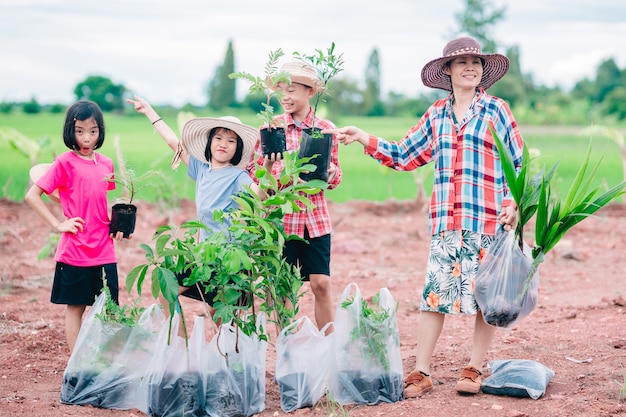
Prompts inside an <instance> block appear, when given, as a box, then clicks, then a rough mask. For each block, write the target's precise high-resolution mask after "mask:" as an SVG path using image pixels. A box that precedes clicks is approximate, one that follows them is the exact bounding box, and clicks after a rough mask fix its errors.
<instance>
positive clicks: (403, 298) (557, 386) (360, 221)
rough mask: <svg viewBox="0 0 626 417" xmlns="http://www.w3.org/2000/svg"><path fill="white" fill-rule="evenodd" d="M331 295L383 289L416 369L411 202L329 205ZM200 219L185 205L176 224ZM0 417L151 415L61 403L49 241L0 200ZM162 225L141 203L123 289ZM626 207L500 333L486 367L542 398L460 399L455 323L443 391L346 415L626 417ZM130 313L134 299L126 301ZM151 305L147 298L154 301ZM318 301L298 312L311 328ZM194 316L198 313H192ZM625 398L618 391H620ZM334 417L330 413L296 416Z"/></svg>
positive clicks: (464, 323) (578, 247) (464, 331)
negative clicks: (544, 370)
mask: <svg viewBox="0 0 626 417" xmlns="http://www.w3.org/2000/svg"><path fill="white" fill-rule="evenodd" d="M50 204H51V205H52V207H53V209H55V210H58V206H54V205H53V203H50ZM330 210H331V216H332V219H333V224H334V234H333V253H332V271H333V292H334V294H333V295H334V298H335V300H337V299H338V297H339V296H340V294H341V292H342V291H343V289H344V288H345V286H346V285H347V284H348V283H350V282H356V283H357V284H358V285H359V287H360V289H361V292H362V293H363V294H364V296H365V297H370V296H371V295H373V294H374V293H376V292H377V291H378V290H379V289H380V288H381V287H387V288H389V290H390V291H391V293H392V295H393V296H394V298H395V299H396V301H398V302H399V311H398V315H397V317H398V324H399V328H400V339H401V350H402V358H403V362H404V369H405V374H406V373H407V372H408V371H409V370H411V369H412V368H413V365H414V363H415V360H414V350H415V346H416V342H417V340H416V336H415V334H416V328H417V325H418V318H419V314H420V313H419V310H418V305H419V302H418V300H419V296H420V293H421V290H422V285H423V275H424V268H425V262H426V257H427V250H428V240H429V237H428V232H427V227H426V218H425V214H424V212H423V211H422V210H421V209H420V208H419V207H417V206H416V204H415V203H412V202H386V203H381V204H377V203H366V202H351V203H346V204H331V206H330ZM193 216H194V208H193V204H191V203H190V202H188V201H185V202H183V205H182V207H181V208H180V209H179V210H178V211H177V212H176V213H175V215H174V219H173V220H174V221H175V222H177V223H179V222H181V221H183V220H187V219H191V218H193ZM0 221H1V227H0V258H1V262H0V268H1V269H0V274H1V275H0V278H1V281H0V416H2V417H17V416H46V417H60V416H98V417H99V416H120V417H121V416H124V417H130V416H134V417H140V416H144V414H143V413H141V412H140V411H138V410H127V411H119V410H107V409H98V408H93V407H90V406H89V407H84V406H69V405H63V404H60V403H59V393H60V387H61V380H62V375H63V371H64V369H65V366H66V364H67V360H68V358H69V353H68V350H67V345H66V341H65V333H64V313H65V308H64V306H58V305H54V304H51V303H50V302H49V294H50V285H51V281H52V272H53V269H54V262H53V260H52V259H44V260H42V261H37V253H38V251H39V250H40V249H41V247H42V246H43V245H44V244H45V242H46V238H47V236H48V234H49V232H50V229H49V227H48V226H47V225H45V224H44V222H43V221H41V220H40V219H39V218H38V217H37V215H36V214H35V213H34V211H33V210H31V209H30V208H29V207H27V206H26V205H24V204H22V203H12V202H7V201H0ZM161 221H162V215H161V214H160V212H159V210H158V209H157V207H156V206H153V205H149V204H140V206H139V219H138V223H137V230H136V233H135V235H134V237H133V239H131V240H130V241H126V242H122V243H120V244H118V246H117V251H118V259H119V271H120V285H123V282H124V278H125V275H126V273H128V271H130V269H131V268H132V267H133V266H135V265H136V264H138V263H140V262H141V261H142V260H143V252H142V250H141V249H140V248H139V243H141V242H148V241H149V239H150V237H151V235H152V233H153V231H154V229H155V227H156V226H157V225H158V224H159V222H161ZM625 227H626V206H625V205H621V204H618V205H611V206H609V207H606V208H604V209H602V210H601V211H600V212H599V215H598V216H597V217H595V218H589V219H586V220H585V221H583V222H582V223H581V224H579V225H578V226H576V227H575V228H574V229H572V230H571V231H570V232H569V233H568V235H567V236H566V237H565V239H564V240H563V241H562V243H561V244H560V245H559V246H558V247H557V248H555V249H554V251H552V252H551V253H550V254H548V256H547V259H546V261H545V262H544V264H543V265H542V266H541V269H540V276H541V283H540V289H539V301H538V306H537V308H536V309H535V310H534V311H533V312H532V313H531V314H530V315H529V316H528V317H526V318H524V319H523V320H521V322H519V323H518V324H517V325H515V326H514V327H513V328H511V329H499V330H498V332H497V334H496V337H495V340H494V343H493V344H492V347H491V349H490V350H489V352H488V355H487V358H486V362H485V365H484V369H483V370H484V371H485V374H488V368H487V364H488V362H489V361H491V360H495V359H509V358H515V359H532V360H535V361H538V362H540V363H542V364H544V365H546V366H548V367H549V368H551V369H552V370H554V372H555V376H554V378H553V379H552V381H551V382H550V384H549V385H548V388H547V391H546V393H545V395H544V396H543V397H542V398H540V399H539V400H532V399H520V398H513V397H506V396H495V395H488V394H484V393H480V394H478V395H476V396H470V397H465V396H460V395H457V394H456V392H455V381H456V378H457V377H458V375H459V374H460V371H461V369H462V368H463V367H464V366H465V364H466V363H467V361H468V359H469V353H470V349H471V342H472V327H473V321H472V320H473V319H472V318H469V317H448V318H447V320H446V324H445V326H444V329H443V333H442V335H441V338H440V341H439V344H438V346H437V349H436V351H435V354H434V358H433V362H432V364H433V366H432V376H433V379H434V383H435V389H434V390H433V391H432V392H431V393H429V394H427V395H425V396H424V397H422V398H420V399H415V400H405V401H400V402H397V403H394V404H381V405H376V406H346V407H345V409H346V411H348V412H349V415H351V416H381V415H390V416H418V415H419V416H451V415H463V416H467V417H469V416H506V417H514V416H516V417H522V416H616V415H626V399H624V398H623V397H624V394H625V393H624V391H625V390H626V387H625V386H626V382H625V381H626V305H625V304H626V301H625V300H624V298H625V297H626V274H624V272H623V266H624V260H625V259H626V256H625V255H624V253H625V252H624V248H625V247H626V233H624V229H625ZM120 296H121V301H122V302H124V303H127V302H130V301H131V300H132V299H134V297H135V295H128V294H127V293H126V292H122V293H121V294H120ZM149 301H150V302H151V300H149ZM311 301H312V300H311V295H310V294H306V295H305V297H304V298H303V302H302V307H301V311H302V313H303V314H307V315H309V316H311V317H312V307H311V306H312V303H311ZM185 309H186V311H187V310H189V311H191V312H192V314H202V312H203V308H202V307H201V306H199V305H198V303H195V302H193V301H190V304H189V305H188V306H186V307H185ZM274 363H275V350H274V347H273V346H270V347H269V349H268V364H267V383H266V387H267V396H266V409H265V411H264V412H262V413H261V414H260V415H261V416H268V417H269V416H282V415H285V413H284V412H283V411H282V410H281V409H280V401H279V394H278V388H277V386H276V384H275V383H274V378H273V377H274V368H273V367H274ZM620 390H621V391H620ZM291 414H292V415H295V416H330V415H333V413H332V412H331V411H329V409H328V408H327V406H325V405H324V404H319V405H317V406H316V407H314V408H312V409H303V410H298V411H296V412H293V413H291ZM346 415H347V413H346Z"/></svg>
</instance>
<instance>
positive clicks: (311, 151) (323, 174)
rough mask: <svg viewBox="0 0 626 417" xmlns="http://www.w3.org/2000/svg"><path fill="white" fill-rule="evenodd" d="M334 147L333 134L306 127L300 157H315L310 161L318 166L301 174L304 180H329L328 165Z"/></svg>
mask: <svg viewBox="0 0 626 417" xmlns="http://www.w3.org/2000/svg"><path fill="white" fill-rule="evenodd" d="M332 147H333V135H332V134H329V133H327V134H323V135H322V134H321V133H320V130H319V129H318V128H315V129H304V130H303V131H302V140H301V141H300V152H299V154H298V157H299V158H308V157H314V158H313V159H311V160H310V161H309V163H310V164H313V165H315V166H316V167H317V169H316V170H315V171H310V172H308V173H303V174H300V178H301V179H303V180H304V181H311V180H322V181H328V167H329V166H330V155H331V152H332Z"/></svg>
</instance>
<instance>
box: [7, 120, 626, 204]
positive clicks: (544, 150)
mask: <svg viewBox="0 0 626 417" xmlns="http://www.w3.org/2000/svg"><path fill="white" fill-rule="evenodd" d="M205 115H207V114H198V116H205ZM237 116H238V117H239V118H240V119H241V120H242V121H243V122H245V123H248V124H250V125H253V126H256V125H258V124H259V121H258V119H257V118H256V116H255V115H254V114H249V113H240V114H237ZM63 119H64V114H50V113H42V114H38V115H28V114H24V113H21V112H14V113H10V114H0V126H9V127H12V128H14V129H16V130H18V131H19V132H21V133H23V134H24V135H26V136H27V137H29V138H31V139H33V140H35V141H38V140H39V139H41V138H42V137H44V136H48V137H49V139H50V142H51V147H50V149H49V150H48V151H47V152H46V153H44V154H43V155H41V156H40V158H39V162H51V161H52V160H53V158H54V155H56V154H59V153H62V152H65V151H66V150H67V148H65V145H64V144H63V139H62V128H63V126H62V125H63ZM164 119H165V121H166V122H167V123H168V124H169V125H170V126H172V127H176V126H177V124H176V116H175V115H168V114H165V117H164ZM334 122H335V124H337V125H338V126H344V125H355V126H358V127H360V128H362V129H363V130H365V131H367V132H369V133H371V134H373V135H377V136H381V137H384V138H385V139H388V140H400V139H402V138H403V137H404V135H405V134H406V133H407V132H408V130H409V129H410V128H411V127H412V126H413V125H414V124H415V123H417V122H418V119H417V118H389V117H381V118H365V117H358V118H357V117H351V118H348V117H343V118H341V119H339V120H334ZM105 123H106V140H105V143H104V146H103V148H102V149H101V150H100V152H101V153H103V154H105V155H108V156H109V157H111V158H113V159H114V160H115V157H114V156H115V152H114V149H113V138H114V136H115V135H118V136H119V138H120V145H121V148H122V151H123V153H124V156H125V158H126V162H127V164H128V165H130V166H131V167H132V168H133V169H134V170H135V172H136V173H137V174H138V175H141V174H142V173H143V172H145V171H148V170H150V169H158V170H161V171H162V172H163V173H164V174H165V176H166V178H168V180H169V181H171V182H172V184H171V185H173V187H172V188H173V189H174V190H176V193H178V196H179V197H180V198H188V199H193V198H194V183H193V181H191V179H189V178H188V177H187V173H186V169H185V167H184V165H181V167H180V168H179V169H178V170H177V171H172V170H171V169H170V166H169V164H170V161H171V158H172V156H173V153H172V152H171V150H170V149H169V148H168V147H167V145H166V144H165V143H164V142H163V140H162V139H161V137H160V136H159V135H158V134H157V133H155V132H154V130H153V128H152V127H151V126H150V124H149V123H148V121H147V120H146V118H145V117H144V116H143V115H138V114H133V115H128V116H122V115H115V114H106V115H105ZM175 130H176V128H175ZM521 131H522V134H523V135H524V139H525V140H526V142H527V143H528V145H529V147H531V148H537V149H539V150H540V152H541V156H540V164H541V165H545V166H547V167H551V166H552V165H553V164H554V163H556V162H557V161H560V165H559V168H558V170H557V175H556V178H557V181H559V184H558V187H557V188H558V190H563V192H565V191H566V190H567V188H568V187H569V184H570V183H571V181H572V180H573V176H574V174H575V173H576V171H577V170H578V167H579V166H580V164H581V163H582V161H583V160H584V157H585V154H586V151H587V148H588V146H589V140H590V138H589V137H587V136H582V135H579V134H577V133H563V132H561V133H558V132H557V133H555V131H554V130H550V131H546V132H543V131H542V130H541V129H538V128H536V127H534V128H533V129H532V130H530V129H529V131H532V134H524V128H523V127H522V128H521ZM570 131H571V130H570ZM0 155H1V156H0V158H1V162H2V163H1V164H0V196H1V197H7V198H9V199H11V200H15V201H20V200H22V199H23V198H24V194H25V192H26V190H27V188H28V187H29V178H28V170H29V169H30V161H29V159H28V158H27V157H26V156H24V155H21V154H19V153H18V152H16V151H15V150H13V149H11V148H10V147H9V146H8V145H7V144H6V143H5V142H3V141H0ZM339 158H340V161H341V167H342V170H343V182H342V184H341V185H340V186H339V187H338V188H337V189H335V190H331V191H328V192H327V196H328V198H329V199H330V200H332V201H335V202H345V201H350V200H367V201H385V200H388V199H396V200H411V199H414V198H415V197H416V195H417V188H416V182H415V176H414V173H412V172H397V171H394V170H392V169H389V168H387V167H383V166H381V165H380V164H378V162H376V161H375V160H373V159H372V158H370V157H368V156H365V155H364V154H363V148H362V146H361V145H359V144H352V145H350V146H343V145H340V148H339ZM600 158H602V163H601V165H600V167H599V170H598V174H597V176H596V177H597V179H598V181H600V182H605V183H606V184H607V185H608V186H612V185H615V184H617V183H618V182H620V181H622V161H621V157H620V152H619V149H618V147H617V145H616V144H615V143H614V142H612V141H611V140H609V139H606V138H594V139H593V152H592V162H595V161H597V160H599V159H600ZM427 169H428V175H427V176H426V178H425V184H426V185H427V186H426V188H427V194H428V195H430V189H431V184H432V175H431V174H430V172H431V170H432V169H431V168H427ZM117 195H119V193H114V194H113V197H116V196H117ZM157 198H158V197H157V194H156V191H155V190H153V189H151V188H149V189H146V190H145V191H144V192H142V195H140V196H139V199H140V200H147V201H154V200H156V199H157Z"/></svg>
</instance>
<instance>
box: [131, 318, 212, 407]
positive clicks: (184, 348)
mask: <svg viewBox="0 0 626 417" xmlns="http://www.w3.org/2000/svg"><path fill="white" fill-rule="evenodd" d="M179 321H180V320H179V315H178V313H174V315H173V316H172V321H171V323H172V326H171V329H170V328H169V326H164V328H163V329H162V330H161V333H160V334H159V340H158V344H157V349H156V352H155V354H154V355H153V357H152V361H151V362H150V365H149V367H148V371H147V372H146V375H145V377H144V380H143V381H142V384H141V393H140V394H141V395H142V398H141V399H140V400H141V401H140V402H141V404H140V405H139V406H138V407H137V408H138V409H140V410H141V411H143V412H144V413H146V414H148V415H149V416H151V417H157V416H158V417H189V416H194V417H196V416H204V415H205V414H204V402H205V399H204V390H203V381H202V369H201V364H202V362H201V358H202V352H203V350H204V345H205V343H204V321H203V318H202V317H198V318H197V319H196V321H195V323H194V327H193V331H192V332H191V336H190V338H189V340H188V342H186V341H185V339H184V338H182V337H180V336H178V327H179ZM168 340H170V343H169V344H168Z"/></svg>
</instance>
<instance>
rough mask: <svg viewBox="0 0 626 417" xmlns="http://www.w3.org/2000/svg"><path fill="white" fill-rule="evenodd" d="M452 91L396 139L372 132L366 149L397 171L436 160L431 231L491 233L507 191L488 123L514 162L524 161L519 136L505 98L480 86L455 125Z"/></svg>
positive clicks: (506, 199)
mask: <svg viewBox="0 0 626 417" xmlns="http://www.w3.org/2000/svg"><path fill="white" fill-rule="evenodd" d="M452 101H453V95H452V94H450V95H449V96H448V97H447V98H445V99H442V100H438V101H436V102H435V103H434V104H433V105H432V106H431V107H430V108H429V109H428V110H427V111H426V113H425V114H424V115H423V116H422V118H421V119H420V121H419V123H418V124H417V125H416V126H414V127H413V128H411V130H409V132H408V133H407V135H406V137H405V138H404V139H402V140H401V141H400V142H388V141H386V140H384V139H380V138H376V137H374V136H370V140H369V146H367V147H366V148H365V153H366V154H368V155H370V156H372V157H373V158H375V159H377V160H379V161H380V162H381V163H382V164H383V165H386V166H388V167H391V168H394V169H396V170H399V171H409V170H413V169H415V168H417V167H419V166H422V165H425V164H427V163H429V162H434V163H435V173H434V185H433V193H432V196H431V200H430V209H429V223H430V229H431V234H432V235H435V234H437V233H440V232H443V231H446V230H461V229H462V230H469V231H472V232H477V233H481V234H486V235H495V233H496V228H497V226H498V221H497V216H498V213H499V212H500V211H501V209H502V206H503V205H510V204H514V203H513V201H512V200H511V198H510V196H507V197H506V198H505V196H506V195H507V194H508V187H507V184H506V180H505V177H504V172H503V169H502V164H501V162H500V156H499V154H498V151H497V148H496V144H495V142H494V138H493V137H492V135H491V133H490V131H489V126H490V125H491V126H492V127H493V128H494V130H495V131H496V133H497V135H498V137H499V138H500V139H501V140H502V141H503V142H504V143H505V144H506V146H507V147H508V149H509V151H510V152H511V155H512V156H513V161H514V162H515V166H516V167H517V169H518V170H519V169H520V168H521V164H522V155H523V140H522V136H521V134H520V132H519V129H518V127H517V123H516V122H515V119H514V118H513V114H512V113H511V110H510V109H509V107H508V105H507V104H506V102H505V101H504V100H502V99H500V98H497V97H494V96H490V95H488V94H487V93H485V91H484V90H483V89H478V90H477V92H476V96H475V97H474V100H473V102H472V104H471V105H470V107H469V109H468V110H467V113H466V114H465V117H464V119H463V120H461V121H459V122H458V123H457V124H456V125H455V123H454V117H453V112H452Z"/></svg>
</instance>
